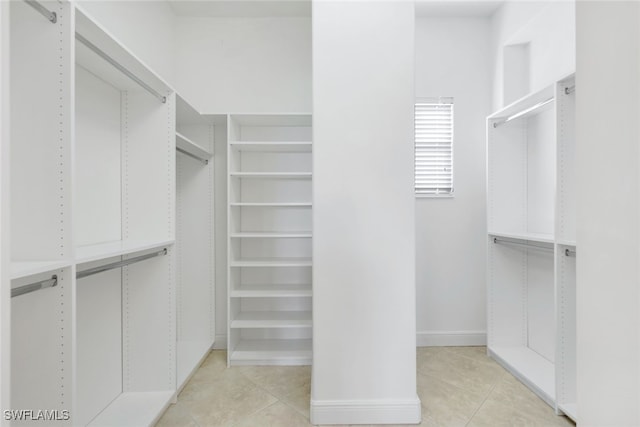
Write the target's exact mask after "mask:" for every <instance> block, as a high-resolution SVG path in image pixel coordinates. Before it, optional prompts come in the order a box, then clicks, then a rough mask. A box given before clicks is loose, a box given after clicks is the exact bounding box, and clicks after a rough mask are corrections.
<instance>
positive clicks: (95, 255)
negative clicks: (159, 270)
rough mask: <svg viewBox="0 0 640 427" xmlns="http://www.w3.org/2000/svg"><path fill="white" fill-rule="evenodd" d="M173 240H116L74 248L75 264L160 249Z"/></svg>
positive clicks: (170, 243)
mask: <svg viewBox="0 0 640 427" xmlns="http://www.w3.org/2000/svg"><path fill="white" fill-rule="evenodd" d="M173 242H174V241H173V240H124V241H123V240H118V241H115V242H107V243H99V244H96V245H88V246H79V247H78V248H76V262H77V263H78V264H82V263H85V262H91V261H99V260H101V259H107V258H111V257H116V256H122V255H130V254H134V253H136V252H141V251H145V250H149V249H155V248H162V247H165V246H170V245H172V244H173Z"/></svg>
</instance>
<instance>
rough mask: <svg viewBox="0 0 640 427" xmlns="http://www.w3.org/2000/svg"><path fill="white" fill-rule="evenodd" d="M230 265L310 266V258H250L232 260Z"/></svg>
mask: <svg viewBox="0 0 640 427" xmlns="http://www.w3.org/2000/svg"><path fill="white" fill-rule="evenodd" d="M229 266H230V267H311V266H312V261H311V258H250V259H239V260H232V261H231V263H230V264H229Z"/></svg>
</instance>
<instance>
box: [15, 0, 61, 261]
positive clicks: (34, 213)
mask: <svg viewBox="0 0 640 427" xmlns="http://www.w3.org/2000/svg"><path fill="white" fill-rule="evenodd" d="M43 6H44V7H46V8H48V9H49V10H51V11H55V13H56V14H57V15H58V22H57V23H56V24H52V23H51V22H49V21H48V20H47V19H46V18H45V17H43V16H42V15H41V14H40V13H38V12H37V11H35V10H34V9H33V8H32V7H30V6H29V5H27V4H26V3H25V2H22V1H18V2H11V4H10V6H9V11H10V14H11V17H10V36H11V37H10V41H11V45H10V47H11V55H10V64H9V65H10V84H11V99H10V113H11V129H10V132H11V139H10V142H9V141H6V142H5V143H10V144H11V164H12V167H11V200H10V206H11V218H12V222H11V233H12V239H11V252H12V259H13V260H16V261H25V260H29V261H36V260H52V259H65V258H67V259H69V258H70V256H71V250H70V249H71V242H70V236H71V228H72V227H71V224H70V212H71V192H70V188H71V186H70V183H69V180H70V176H71V151H70V150H71V144H70V141H71V139H70V138H71V132H70V123H71V122H70V112H71V100H70V94H71V88H70V85H69V82H70V79H69V75H70V73H71V70H70V59H69V58H70V53H71V52H70V49H69V48H70V45H71V40H70V31H69V28H70V26H69V20H70V18H71V16H72V15H71V13H72V11H71V6H70V5H69V4H68V3H58V2H50V1H45V2H43ZM7 35H9V34H7Z"/></svg>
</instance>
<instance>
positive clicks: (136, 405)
mask: <svg viewBox="0 0 640 427" xmlns="http://www.w3.org/2000/svg"><path fill="white" fill-rule="evenodd" d="M173 394H174V391H172V390H170V391H149V392H137V393H122V394H121V395H120V396H118V397H117V398H116V400H114V401H113V402H111V404H110V405H109V406H107V408H106V409H105V410H103V411H102V412H101V413H100V414H99V415H98V416H97V417H96V418H94V419H93V421H91V423H89V426H92V427H93V426H95V427H100V426H105V427H108V426H124V425H127V426H149V425H153V424H154V423H155V422H156V421H157V419H158V418H159V417H160V416H161V415H162V413H163V412H164V410H165V408H167V407H168V406H169V404H170V403H171V399H172V398H173Z"/></svg>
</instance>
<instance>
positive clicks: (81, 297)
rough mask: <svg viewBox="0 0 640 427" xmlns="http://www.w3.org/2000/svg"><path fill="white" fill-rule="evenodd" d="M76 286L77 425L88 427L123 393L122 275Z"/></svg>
mask: <svg viewBox="0 0 640 427" xmlns="http://www.w3.org/2000/svg"><path fill="white" fill-rule="evenodd" d="M93 266H94V265H92V267H93ZM76 286H77V291H76V306H77V309H76V354H77V363H76V389H77V393H78V394H77V397H76V402H77V413H75V414H74V422H75V423H77V424H78V425H86V424H88V423H89V422H90V421H91V420H92V419H93V418H94V417H96V416H97V415H98V414H99V413H100V412H101V411H102V410H103V409H104V408H106V407H107V406H108V405H109V404H110V403H111V402H112V401H113V400H114V399H115V398H116V397H118V395H120V393H122V272H121V271H120V269H115V270H110V271H106V272H104V273H99V274H95V275H92V276H88V277H85V278H83V279H78V280H77V285H76Z"/></svg>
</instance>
